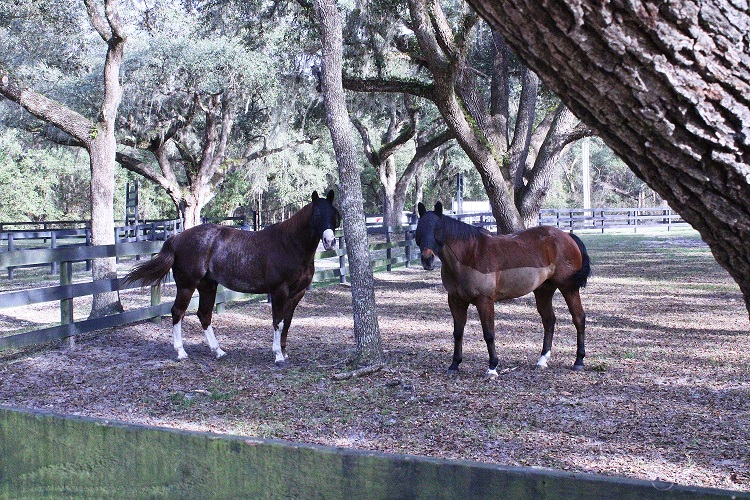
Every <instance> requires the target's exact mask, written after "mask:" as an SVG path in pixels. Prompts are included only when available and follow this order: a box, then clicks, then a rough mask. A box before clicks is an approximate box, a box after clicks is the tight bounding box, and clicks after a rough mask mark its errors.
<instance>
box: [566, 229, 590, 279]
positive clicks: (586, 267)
mask: <svg viewBox="0 0 750 500" xmlns="http://www.w3.org/2000/svg"><path fill="white" fill-rule="evenodd" d="M569 234H570V237H571V238H573V241H575V242H576V245H578V250H580V251H581V260H582V263H581V268H580V269H579V270H578V271H576V273H575V274H574V275H573V276H572V277H571V278H570V279H571V281H572V282H573V284H574V285H575V286H577V287H579V288H583V287H585V286H586V281H588V279H589V276H590V275H591V260H590V259H589V253H588V252H587V251H586V246H585V245H584V244H583V242H582V241H581V238H579V237H578V236H576V235H575V234H573V233H569Z"/></svg>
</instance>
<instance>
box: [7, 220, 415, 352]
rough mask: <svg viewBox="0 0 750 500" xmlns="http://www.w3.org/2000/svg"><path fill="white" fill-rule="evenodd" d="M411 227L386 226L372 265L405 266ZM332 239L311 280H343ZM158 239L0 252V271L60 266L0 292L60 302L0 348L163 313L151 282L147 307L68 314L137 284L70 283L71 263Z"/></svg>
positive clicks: (12, 302) (342, 258)
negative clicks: (45, 279) (36, 282)
mask: <svg viewBox="0 0 750 500" xmlns="http://www.w3.org/2000/svg"><path fill="white" fill-rule="evenodd" d="M414 229H415V226H405V227H404V228H392V230H391V231H388V232H387V235H386V242H385V243H375V244H372V245H370V252H371V255H372V256H373V258H372V260H371V266H372V267H373V270H376V271H379V270H390V269H391V268H392V267H394V266H402V265H403V266H408V265H409V263H410V262H411V261H412V260H413V258H414V243H413V241H414V240H413V235H412V233H413V231H414ZM396 231H398V232H396ZM394 236H395V238H394ZM338 238H339V244H340V246H339V248H337V249H335V250H328V251H325V252H318V253H316V254H315V259H316V268H317V269H318V270H317V271H316V272H315V274H314V275H313V283H316V284H327V283H332V282H337V281H338V282H340V283H345V282H346V277H347V275H348V261H347V257H346V248H345V244H344V238H343V236H342V235H341V233H340V232H339V234H338ZM162 244H163V242H162V241H139V242H132V243H118V244H115V245H105V246H73V245H68V246H63V247H59V248H43V249H34V250H23V251H20V250H19V251H11V252H2V253H0V270H1V269H3V268H10V267H19V266H31V265H49V264H51V263H56V264H57V265H58V266H59V268H60V284H59V285H56V286H47V287H42V288H34V289H27V290H18V291H10V292H4V293H0V309H4V308H10V307H19V306H27V305H33V304H39V303H43V302H54V301H59V304H60V305H59V308H60V322H59V324H56V325H54V326H49V327H46V328H42V329H39V330H33V331H27V332H23V333H18V334H14V335H9V336H6V337H0V350H4V349H10V348H19V347H24V346H28V345H33V344H39V343H44V342H49V341H52V340H59V339H65V338H71V337H74V336H75V335H78V334H81V333H85V332H90V331H93V330H99V329H102V328H111V327H116V326H121V325H125V324H129V323H135V322H138V321H143V320H146V319H152V318H158V317H161V316H163V315H166V314H169V312H170V309H171V307H172V304H171V303H170V302H161V294H160V288H159V286H158V285H154V286H152V287H151V305H150V306H149V307H144V308H138V309H134V310H129V311H125V312H123V313H120V314H114V315H110V316H105V317H101V318H93V319H86V320H80V321H75V320H74V318H73V307H72V300H73V299H74V298H79V297H85V296H90V295H93V294H96V293H102V292H110V291H123V290H127V289H131V288H139V286H138V285H129V286H126V285H124V283H122V280H121V279H120V278H118V279H109V280H95V281H86V282H81V283H72V281H73V280H72V277H73V276H72V264H73V263H74V262H81V261H88V260H91V259H96V258H103V257H117V258H120V257H138V256H144V255H153V254H155V253H158V252H159V250H160V249H161V246H162ZM397 248H400V249H402V250H403V251H402V252H398V254H397V255H394V254H393V250H394V249H397ZM265 298H266V296H265V295H262V296H261V295H251V294H243V293H239V292H234V291H231V290H227V289H224V288H223V287H220V290H219V293H217V296H216V305H217V308H218V309H219V310H221V308H222V305H223V304H224V303H226V302H229V301H232V300H237V299H256V300H260V299H265ZM197 301H198V298H197V296H196V297H193V301H192V302H191V303H190V308H195V307H197Z"/></svg>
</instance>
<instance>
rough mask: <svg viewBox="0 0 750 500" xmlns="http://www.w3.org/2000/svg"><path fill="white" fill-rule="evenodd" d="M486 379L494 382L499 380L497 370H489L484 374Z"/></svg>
mask: <svg viewBox="0 0 750 500" xmlns="http://www.w3.org/2000/svg"><path fill="white" fill-rule="evenodd" d="M484 378H486V379H487V380H493V379H496V378H497V369H491V368H488V369H487V372H486V373H485V374H484Z"/></svg>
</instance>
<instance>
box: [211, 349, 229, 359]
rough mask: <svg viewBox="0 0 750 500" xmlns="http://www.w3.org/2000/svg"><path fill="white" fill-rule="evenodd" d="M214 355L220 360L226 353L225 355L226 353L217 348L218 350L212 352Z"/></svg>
mask: <svg viewBox="0 0 750 500" xmlns="http://www.w3.org/2000/svg"><path fill="white" fill-rule="evenodd" d="M214 354H216V359H221V358H223V357H224V356H226V355H227V353H226V352H224V351H223V350H222V349H220V348H219V349H216V350H215V351H214Z"/></svg>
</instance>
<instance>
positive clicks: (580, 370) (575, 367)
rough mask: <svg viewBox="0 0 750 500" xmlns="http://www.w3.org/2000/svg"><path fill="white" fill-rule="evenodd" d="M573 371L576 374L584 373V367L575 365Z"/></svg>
mask: <svg viewBox="0 0 750 500" xmlns="http://www.w3.org/2000/svg"><path fill="white" fill-rule="evenodd" d="M573 371H574V372H582V371H583V365H573Z"/></svg>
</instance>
